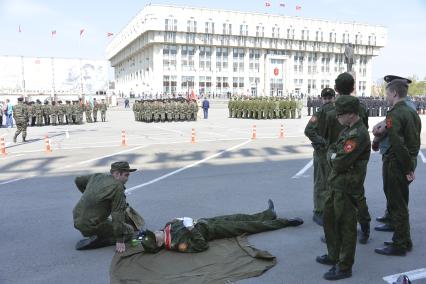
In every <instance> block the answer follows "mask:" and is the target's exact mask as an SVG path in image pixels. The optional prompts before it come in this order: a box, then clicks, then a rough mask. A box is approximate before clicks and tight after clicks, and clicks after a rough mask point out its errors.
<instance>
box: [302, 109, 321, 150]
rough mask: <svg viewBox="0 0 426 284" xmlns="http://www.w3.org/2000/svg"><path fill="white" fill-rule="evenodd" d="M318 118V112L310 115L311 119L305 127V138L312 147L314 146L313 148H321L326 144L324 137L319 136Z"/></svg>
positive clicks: (319, 115)
mask: <svg viewBox="0 0 426 284" xmlns="http://www.w3.org/2000/svg"><path fill="white" fill-rule="evenodd" d="M320 118H321V113H320V111H318V112H316V113H315V114H314V115H312V117H311V119H310V120H309V122H308V124H307V125H306V127H305V136H306V137H308V138H309V140H311V142H312V146H314V148H316V147H323V146H325V144H326V142H325V139H324V137H322V136H320V135H319V129H318V125H319V124H318V119H320Z"/></svg>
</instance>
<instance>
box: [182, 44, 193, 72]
mask: <svg viewBox="0 0 426 284" xmlns="http://www.w3.org/2000/svg"><path fill="white" fill-rule="evenodd" d="M194 54H195V47H194V46H193V45H182V49H181V58H182V69H183V70H194Z"/></svg>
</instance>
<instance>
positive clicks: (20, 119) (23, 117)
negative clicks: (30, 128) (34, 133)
mask: <svg viewBox="0 0 426 284" xmlns="http://www.w3.org/2000/svg"><path fill="white" fill-rule="evenodd" d="M23 100H24V99H23V98H18V104H17V105H16V106H14V107H13V117H14V118H15V123H16V132H15V135H14V136H13V142H15V143H16V138H17V137H18V135H19V134H20V133H21V132H22V142H25V141H26V138H27V122H28V107H27V106H26V105H25V104H23Z"/></svg>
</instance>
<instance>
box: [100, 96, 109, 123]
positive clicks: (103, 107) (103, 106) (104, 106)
mask: <svg viewBox="0 0 426 284" xmlns="http://www.w3.org/2000/svg"><path fill="white" fill-rule="evenodd" d="M100 109H101V120H102V122H105V121H106V111H107V109H108V106H107V104H106V102H105V99H102V102H101V107H100Z"/></svg>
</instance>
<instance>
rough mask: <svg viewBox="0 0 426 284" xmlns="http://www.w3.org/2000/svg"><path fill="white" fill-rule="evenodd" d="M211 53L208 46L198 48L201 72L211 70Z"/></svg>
mask: <svg viewBox="0 0 426 284" xmlns="http://www.w3.org/2000/svg"><path fill="white" fill-rule="evenodd" d="M211 55H212V52H211V47H210V46H200V53H199V64H200V69H201V70H207V71H210V70H211V61H212V56H211Z"/></svg>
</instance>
